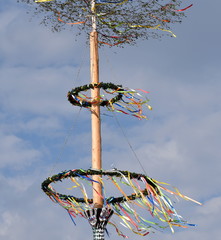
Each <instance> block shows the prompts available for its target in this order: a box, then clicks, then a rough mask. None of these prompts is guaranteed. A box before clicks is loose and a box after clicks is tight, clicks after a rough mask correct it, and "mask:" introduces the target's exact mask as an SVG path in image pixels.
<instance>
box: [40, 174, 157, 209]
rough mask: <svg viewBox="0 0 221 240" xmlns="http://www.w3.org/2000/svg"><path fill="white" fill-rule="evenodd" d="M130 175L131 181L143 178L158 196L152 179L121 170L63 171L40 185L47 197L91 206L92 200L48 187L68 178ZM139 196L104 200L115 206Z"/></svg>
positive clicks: (143, 191) (145, 192) (143, 192)
mask: <svg viewBox="0 0 221 240" xmlns="http://www.w3.org/2000/svg"><path fill="white" fill-rule="evenodd" d="M129 174H130V177H131V179H133V178H134V179H137V180H140V178H141V177H143V178H145V180H146V181H147V183H148V184H149V185H151V186H152V187H153V188H154V189H155V191H156V193H157V194H159V195H160V192H159V189H158V187H157V185H156V184H155V183H154V181H153V179H151V178H149V177H147V176H146V175H144V174H139V173H134V172H129V171H121V170H116V171H104V170H92V169H88V170H83V169H74V170H69V171H64V172H61V173H58V174H56V175H53V176H52V177H49V178H47V179H46V180H45V181H44V182H43V183H42V190H43V191H44V192H45V193H46V194H47V195H48V196H51V195H53V194H55V195H56V196H58V197H59V198H60V199H61V200H69V199H73V200H74V201H76V202H78V203H89V204H92V203H93V199H90V198H88V199H86V200H85V199H84V198H78V197H75V196H72V195H65V194H60V193H58V192H56V191H54V190H52V189H51V188H50V187H49V185H50V184H51V183H53V182H58V181H62V180H63V179H65V178H70V177H73V178H75V177H79V176H88V175H91V176H92V175H102V176H105V175H106V176H116V177H120V178H122V175H124V176H128V175H129ZM141 192H142V195H144V196H148V195H149V193H148V191H147V190H146V189H144V190H142V191H141ZM141 197H142V196H141V194H135V193H132V194H131V195H127V197H125V196H121V197H109V198H107V199H105V200H106V203H107V204H115V203H121V202H126V201H127V200H128V199H129V200H135V199H138V198H141Z"/></svg>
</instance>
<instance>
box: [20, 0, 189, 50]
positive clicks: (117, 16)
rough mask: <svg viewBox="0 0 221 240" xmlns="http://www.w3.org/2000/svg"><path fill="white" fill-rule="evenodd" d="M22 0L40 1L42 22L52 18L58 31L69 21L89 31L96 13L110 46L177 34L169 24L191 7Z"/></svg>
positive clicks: (125, 0) (175, 2)
mask: <svg viewBox="0 0 221 240" xmlns="http://www.w3.org/2000/svg"><path fill="white" fill-rule="evenodd" d="M19 1H21V2H26V3H29V4H30V3H33V2H34V4H35V5H36V4H37V7H36V6H34V7H35V9H36V11H35V13H38V12H39V13H40V14H42V12H44V17H43V20H42V23H44V24H45V25H48V23H49V22H51V24H52V29H53V30H55V31H59V30H61V29H63V28H65V26H67V24H68V25H71V26H78V29H79V30H80V31H79V34H80V33H81V32H82V31H86V32H87V33H88V32H90V31H91V26H92V23H91V16H95V17H96V24H97V32H98V33H99V39H100V44H106V45H109V46H116V45H120V46H122V45H123V44H124V43H129V44H133V43H135V41H136V40H137V38H143V39H148V38H158V37H160V36H161V35H162V34H164V33H166V34H168V35H170V36H172V37H176V35H175V34H174V33H173V32H172V31H171V28H170V25H171V24H173V23H180V22H181V21H182V18H183V16H184V11H186V10H187V9H189V8H190V7H192V4H187V5H185V6H181V5H182V0H95V4H94V5H93V7H92V6H91V3H92V1H90V0H33V2H32V1H30V0H19ZM185 4H186V1H185ZM41 16H42V15H41ZM55 20H56V21H55Z"/></svg>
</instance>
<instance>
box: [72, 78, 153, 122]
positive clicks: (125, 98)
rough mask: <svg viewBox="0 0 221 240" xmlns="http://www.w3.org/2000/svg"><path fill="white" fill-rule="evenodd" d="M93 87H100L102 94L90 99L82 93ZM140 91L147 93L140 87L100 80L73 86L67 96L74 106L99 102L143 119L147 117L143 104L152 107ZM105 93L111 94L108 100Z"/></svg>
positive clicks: (86, 106)
mask: <svg viewBox="0 0 221 240" xmlns="http://www.w3.org/2000/svg"><path fill="white" fill-rule="evenodd" d="M94 88H100V89H102V90H103V94H101V95H100V96H99V98H97V99H92V98H91V97H89V96H87V95H86V94H84V93H82V92H85V91H88V90H89V89H94ZM141 92H142V93H148V92H147V91H145V90H142V89H130V88H125V87H122V86H121V85H115V84H113V83H102V82H101V83H99V84H88V85H84V86H81V87H77V88H74V89H72V90H71V91H69V92H68V95H67V96H68V100H69V102H70V103H71V104H73V105H74V106H80V107H85V108H88V109H91V106H92V104H99V105H100V106H103V107H106V108H107V109H108V110H109V111H116V112H121V113H124V114H127V115H132V116H134V117H137V118H139V119H143V118H147V117H146V116H145V114H144V113H143V106H145V107H147V108H148V109H149V110H152V107H151V106H150V105H149V104H148V102H149V99H147V98H146V97H144V96H142V95H141ZM105 94H108V95H113V96H112V98H110V99H109V100H108V99H107V98H106V97H105Z"/></svg>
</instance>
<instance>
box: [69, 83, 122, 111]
mask: <svg viewBox="0 0 221 240" xmlns="http://www.w3.org/2000/svg"><path fill="white" fill-rule="evenodd" d="M94 88H100V89H103V90H106V89H112V90H114V91H116V92H117V91H120V92H118V93H117V95H116V96H115V97H113V98H111V99H110V100H108V99H104V100H101V101H98V102H93V100H91V101H87V100H80V99H79V98H78V97H79V95H78V94H79V93H80V92H82V91H87V90H89V89H94ZM122 91H124V89H123V88H122V86H121V85H115V84H113V83H104V82H100V83H91V84H86V85H83V86H80V87H76V88H73V89H72V90H71V91H69V92H68V94H67V97H68V101H69V102H70V103H71V104H72V105H74V106H79V107H85V108H90V107H91V106H92V105H93V104H99V105H100V106H101V107H107V106H110V105H112V104H113V103H115V102H118V101H120V100H121V99H122V97H123V93H122Z"/></svg>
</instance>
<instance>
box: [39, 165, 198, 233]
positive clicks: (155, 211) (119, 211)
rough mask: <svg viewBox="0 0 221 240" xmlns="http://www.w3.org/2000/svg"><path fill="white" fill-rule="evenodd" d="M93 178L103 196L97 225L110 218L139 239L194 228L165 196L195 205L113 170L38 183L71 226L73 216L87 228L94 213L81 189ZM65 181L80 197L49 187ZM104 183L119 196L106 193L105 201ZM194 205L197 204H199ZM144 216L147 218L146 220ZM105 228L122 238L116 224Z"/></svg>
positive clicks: (67, 175) (69, 173)
mask: <svg viewBox="0 0 221 240" xmlns="http://www.w3.org/2000/svg"><path fill="white" fill-rule="evenodd" d="M93 175H100V176H101V177H100V181H99V183H100V184H101V185H102V188H103V192H104V194H103V196H101V197H102V198H103V200H104V207H103V209H99V210H98V211H99V212H100V213H99V216H102V217H100V219H101V220H100V221H99V224H100V223H102V221H103V223H102V224H104V222H105V224H106V223H107V222H108V219H109V218H110V216H111V215H112V214H114V217H115V218H116V219H117V221H118V222H120V225H122V226H124V227H126V228H128V229H130V230H131V231H133V232H134V233H136V234H139V235H142V236H145V235H147V234H148V233H149V232H150V231H153V230H154V229H164V228H167V227H170V229H171V231H172V232H173V231H174V230H173V228H174V227H183V228H186V227H188V226H194V224H189V223H187V222H185V221H184V220H183V219H182V217H181V216H180V215H178V213H177V212H176V210H175V208H174V206H173V201H172V200H171V199H170V198H169V197H168V194H171V195H172V196H177V197H181V198H183V199H185V200H190V201H193V202H196V201H195V200H193V199H191V198H189V197H187V196H184V195H183V194H181V193H180V192H179V191H178V190H177V189H175V191H171V190H169V189H167V188H166V187H165V186H164V185H168V184H166V183H162V182H158V181H156V180H154V179H152V178H149V177H147V176H145V175H144V174H138V173H133V172H129V171H120V170H116V169H114V170H111V171H103V170H100V171H99V170H82V169H74V170H69V171H65V172H61V173H59V174H57V175H54V176H52V177H49V178H48V179H46V180H45V181H44V182H43V183H42V189H43V191H44V192H45V193H46V194H47V195H48V196H49V197H50V199H51V200H52V201H54V202H55V203H58V204H60V205H61V206H62V207H63V208H64V209H66V210H67V211H68V213H69V215H70V217H71V218H72V221H73V222H74V218H75V217H76V216H81V217H84V218H88V220H89V222H90V223H91V224H95V222H94V219H93V218H92V217H90V216H94V215H96V214H95V213H94V212H93V214H92V211H97V210H96V209H95V210H94V206H93V199H91V198H89V197H88V194H87V191H86V186H85V185H86V184H87V185H89V186H90V188H91V187H93V182H97V181H95V180H93ZM67 178H69V179H70V180H71V181H72V182H73V184H74V186H73V187H72V188H71V189H76V188H79V189H80V191H81V192H82V196H83V197H76V196H73V195H65V194H61V193H58V192H56V190H55V189H54V188H53V187H52V183H56V182H60V181H63V180H64V179H67ZM105 181H108V182H111V183H112V184H113V186H114V187H115V188H116V190H115V191H114V193H116V192H120V194H121V196H119V197H118V196H112V197H110V196H109V195H110V194H109V193H108V194H109V195H108V196H109V197H106V195H107V193H106V190H107V189H105V184H106V183H105ZM121 185H126V186H127V187H129V188H130V189H131V190H132V193H130V194H128V193H125V191H124V190H123V188H122V187H121ZM111 189H113V187H112V188H111ZM196 203H198V204H200V203H199V202H196ZM101 213H102V214H101ZM146 213H148V214H149V217H148V218H147V215H146ZM74 223H75V222H74ZM109 224H110V225H111V226H113V227H114V228H115V229H116V231H117V233H118V234H119V235H121V236H123V237H126V236H125V235H124V234H123V233H122V232H121V230H120V225H119V224H118V223H116V222H115V221H114V220H113V221H112V219H111V220H110V221H109Z"/></svg>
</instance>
